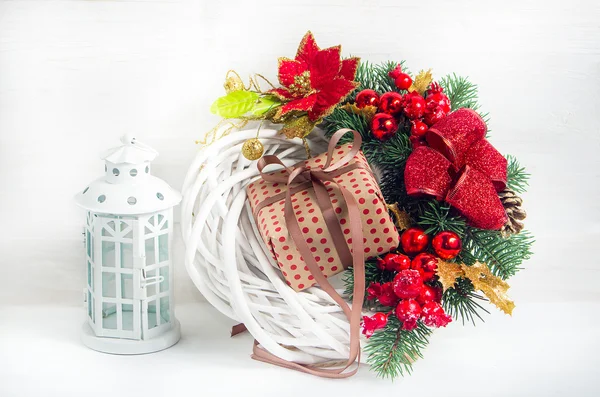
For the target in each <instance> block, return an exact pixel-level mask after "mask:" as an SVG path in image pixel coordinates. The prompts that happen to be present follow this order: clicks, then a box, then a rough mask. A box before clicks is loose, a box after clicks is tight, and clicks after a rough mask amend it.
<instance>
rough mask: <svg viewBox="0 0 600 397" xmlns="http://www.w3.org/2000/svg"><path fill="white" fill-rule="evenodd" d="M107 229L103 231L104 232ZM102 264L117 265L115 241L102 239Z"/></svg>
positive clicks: (105, 265) (107, 265)
mask: <svg viewBox="0 0 600 397" xmlns="http://www.w3.org/2000/svg"><path fill="white" fill-rule="evenodd" d="M104 230H105V229H103V230H102V231H103V232H104ZM102 266H104V267H115V243H114V241H102Z"/></svg>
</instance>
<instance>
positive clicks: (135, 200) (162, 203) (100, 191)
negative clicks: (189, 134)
mask: <svg viewBox="0 0 600 397" xmlns="http://www.w3.org/2000/svg"><path fill="white" fill-rule="evenodd" d="M121 142H122V145H121V146H118V147H114V148H112V149H110V150H108V151H106V152H105V153H103V155H102V156H101V158H102V159H103V160H104V161H105V167H104V171H105V175H104V176H103V177H101V178H99V179H97V180H95V181H93V182H92V183H90V184H89V185H88V186H87V187H86V188H85V189H83V190H82V191H81V192H80V193H78V194H77V195H76V196H75V202H76V203H77V205H79V206H80V207H83V208H85V209H87V210H89V211H93V212H98V213H105V214H112V215H141V214H146V213H152V212H157V211H162V210H165V209H167V208H170V207H174V206H175V205H177V204H178V203H179V202H180V201H181V194H180V193H179V192H178V191H177V190H175V189H173V188H172V187H171V186H169V185H168V184H167V183H166V182H165V181H163V180H162V179H160V178H157V177H155V176H153V175H151V173H150V170H151V162H152V160H154V159H155V158H156V156H158V152H157V151H156V150H154V149H152V148H151V147H149V146H147V145H144V144H143V143H141V142H139V141H137V140H136V139H135V138H134V137H132V136H124V137H122V138H121Z"/></svg>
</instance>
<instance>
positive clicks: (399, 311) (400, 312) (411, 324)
mask: <svg viewBox="0 0 600 397" xmlns="http://www.w3.org/2000/svg"><path fill="white" fill-rule="evenodd" d="M420 315H421V305H419V303H418V302H417V301H416V300H414V299H405V300H403V301H400V303H398V306H396V317H398V320H400V321H402V329H404V330H407V331H410V330H412V329H415V328H417V321H418V320H419V317H420Z"/></svg>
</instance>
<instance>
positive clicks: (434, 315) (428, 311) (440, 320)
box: [421, 302, 452, 327]
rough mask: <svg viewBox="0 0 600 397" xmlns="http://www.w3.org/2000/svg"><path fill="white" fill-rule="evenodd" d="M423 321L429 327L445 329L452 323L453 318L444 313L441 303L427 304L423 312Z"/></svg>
mask: <svg viewBox="0 0 600 397" xmlns="http://www.w3.org/2000/svg"><path fill="white" fill-rule="evenodd" d="M421 321H423V324H425V325H427V326H428V327H445V326H446V325H447V324H448V323H449V322H451V321H452V317H450V316H449V315H447V314H446V312H444V309H443V308H442V306H441V305H440V304H439V303H437V302H427V303H425V304H424V305H423V309H422V310H421Z"/></svg>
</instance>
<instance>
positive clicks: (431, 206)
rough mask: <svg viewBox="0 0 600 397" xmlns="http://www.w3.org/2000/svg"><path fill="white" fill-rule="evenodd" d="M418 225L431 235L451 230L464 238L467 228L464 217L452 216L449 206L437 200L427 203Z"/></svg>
mask: <svg viewBox="0 0 600 397" xmlns="http://www.w3.org/2000/svg"><path fill="white" fill-rule="evenodd" d="M417 223H418V224H419V226H421V227H422V228H423V229H425V233H427V234H429V235H436V234H438V233H439V232H443V231H445V230H450V231H452V232H454V233H456V234H458V235H459V236H461V237H463V236H464V234H465V229H466V226H467V224H466V222H465V219H464V218H463V217H461V216H460V215H456V214H451V207H450V206H449V205H448V204H441V203H440V202H439V201H437V200H430V201H428V202H427V204H426V205H425V208H424V210H423V212H422V213H421V216H420V217H419V220H418V221H417Z"/></svg>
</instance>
